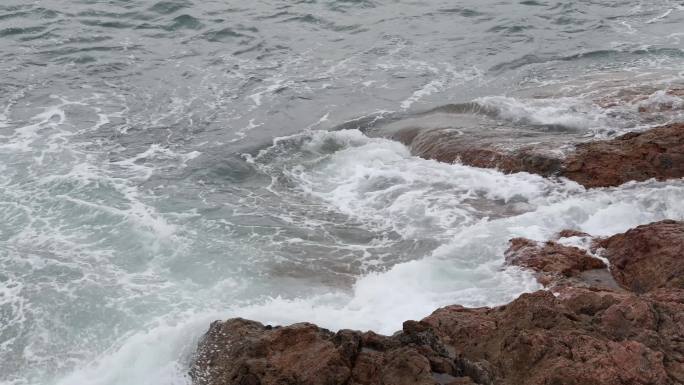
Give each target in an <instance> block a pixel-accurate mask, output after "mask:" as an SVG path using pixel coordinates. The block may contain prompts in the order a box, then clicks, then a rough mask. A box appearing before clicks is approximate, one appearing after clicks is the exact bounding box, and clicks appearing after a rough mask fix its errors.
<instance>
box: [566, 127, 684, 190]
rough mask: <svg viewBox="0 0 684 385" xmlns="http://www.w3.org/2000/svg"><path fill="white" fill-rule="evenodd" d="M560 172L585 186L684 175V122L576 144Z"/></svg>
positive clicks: (615, 184) (612, 184) (617, 183)
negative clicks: (614, 137) (610, 138)
mask: <svg viewBox="0 0 684 385" xmlns="http://www.w3.org/2000/svg"><path fill="white" fill-rule="evenodd" d="M559 175H560V176H564V177H566V178H568V179H571V180H574V181H575V182H577V183H579V184H581V185H583V186H585V187H607V186H618V185H620V184H623V183H626V182H629V181H644V180H647V179H651V178H655V179H657V180H666V179H672V178H681V177H684V124H681V123H680V124H672V125H669V126H664V127H659V128H654V129H651V130H649V131H645V132H642V133H629V134H626V135H623V136H620V137H618V138H616V139H612V140H604V141H595V142H588V143H582V144H579V145H577V146H576V149H575V151H574V152H572V153H571V154H570V155H568V156H567V158H566V159H564V160H563V166H562V170H561V171H560V173H559Z"/></svg>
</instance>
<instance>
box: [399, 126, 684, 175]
mask: <svg viewBox="0 0 684 385" xmlns="http://www.w3.org/2000/svg"><path fill="white" fill-rule="evenodd" d="M499 131H501V130H499ZM517 131H519V130H517ZM517 131H516V132H515V133H512V132H498V131H493V132H492V133H490V135H489V136H485V137H482V135H483V134H480V136H478V137H474V136H471V135H460V134H458V133H454V129H449V128H439V129H425V130H420V129H417V128H407V129H405V130H401V131H398V132H396V133H394V134H393V136H392V138H394V139H396V140H400V141H401V142H403V143H404V144H406V145H407V146H409V148H410V149H411V152H412V153H413V154H414V155H416V156H420V157H423V158H426V159H434V160H437V161H441V162H447V163H453V162H460V163H463V164H466V165H469V166H474V167H482V168H497V169H499V170H501V171H503V172H506V173H514V172H529V173H534V174H539V175H542V176H559V177H565V178H568V179H570V180H573V181H575V182H577V183H579V184H581V185H583V186H585V187H587V188H593V187H609V186H618V185H621V184H623V183H626V182H629V181H645V180H648V179H651V178H655V179H657V180H666V179H672V178H682V177H684V124H682V123H679V124H671V125H668V126H664V127H658V128H654V129H651V130H648V131H645V132H641V133H628V134H625V135H623V136H620V137H618V138H615V139H610V140H598V141H590V142H582V143H577V144H576V145H575V146H574V149H563V148H562V145H561V144H559V143H556V144H554V143H553V142H551V141H549V140H546V139H545V140H544V142H543V143H532V142H531V140H533V139H535V138H537V136H539V134H529V135H522V134H520V133H519V132H517ZM516 135H518V136H519V135H522V136H523V137H522V138H520V137H518V136H516ZM506 138H509V139H506Z"/></svg>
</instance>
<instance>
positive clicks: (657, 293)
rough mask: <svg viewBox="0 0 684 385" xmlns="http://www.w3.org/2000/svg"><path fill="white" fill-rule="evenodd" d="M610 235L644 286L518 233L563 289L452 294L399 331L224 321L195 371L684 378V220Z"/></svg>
mask: <svg viewBox="0 0 684 385" xmlns="http://www.w3.org/2000/svg"><path fill="white" fill-rule="evenodd" d="M578 234H579V233H574V232H567V233H566V235H572V236H577V235H578ZM598 243H599V246H600V247H603V248H605V249H604V250H603V252H604V253H605V254H606V255H607V256H608V258H609V259H610V261H611V264H612V266H611V271H612V273H613V274H614V275H615V277H616V278H618V280H619V281H620V283H621V284H623V285H624V286H625V287H627V288H628V289H635V290H636V291H637V292H631V291H626V290H611V289H607V288H606V287H605V286H601V285H599V286H592V285H590V283H589V282H588V281H586V280H584V281H582V279H581V278H582V275H583V274H587V273H589V272H592V271H603V272H606V273H607V270H606V269H605V268H604V267H603V266H604V265H603V264H602V263H601V261H599V260H597V259H595V258H593V257H591V256H590V255H589V254H588V253H587V252H586V251H584V250H582V249H579V248H575V247H568V246H564V245H561V244H559V243H557V242H546V243H538V242H533V241H529V240H526V239H520V238H518V239H514V240H512V241H511V249H510V250H509V251H508V252H507V258H508V259H509V262H511V263H515V264H518V265H520V266H524V267H527V268H531V269H533V270H535V271H536V272H538V273H540V274H548V275H549V276H554V277H557V279H560V280H561V281H562V282H564V283H565V284H563V285H556V286H555V287H554V289H555V290H556V291H557V294H556V295H554V294H552V293H551V292H549V291H538V292H535V293H530V294H523V295H521V296H520V297H519V298H518V299H516V300H514V301H513V302H511V303H509V304H507V305H504V306H499V307H495V308H477V309H469V308H465V307H462V306H458V305H454V306H448V307H445V308H442V309H438V310H437V311H435V312H434V313H433V314H431V315H430V316H428V317H426V318H425V319H423V320H422V321H406V322H405V323H404V325H403V328H402V330H401V331H400V332H398V333H396V334H394V335H393V336H381V335H378V334H375V333H373V332H365V333H363V332H359V331H351V330H341V331H339V332H337V333H333V332H331V331H328V330H325V329H322V328H319V327H317V326H315V325H312V324H306V323H303V324H296V325H292V326H287V327H270V326H264V325H262V324H260V323H257V322H253V321H246V320H243V319H233V320H228V321H225V322H214V323H213V324H212V325H211V328H210V330H209V332H208V333H207V334H206V335H205V337H204V339H203V340H202V341H201V343H200V346H199V349H198V352H197V355H196V357H195V360H194V362H193V365H192V367H191V371H190V375H191V378H192V379H193V382H194V384H195V385H253V384H254V385H256V384H278V385H295V384H302V385H309V384H310V385H318V384H320V385H337V384H339V385H371V384H373V385H375V384H386V385H404V384H406V385H409V384H419V385H437V384H440V385H441V384H448V385H457V384H468V385H473V384H479V385H494V384H496V385H549V384H563V385H566V384H567V385H614V384H630V385H632V384H633V385H679V384H684V287H683V286H682V275H683V274H682V272H683V271H684V270H683V266H684V260H683V259H682V255H683V254H682V245H684V223H682V222H675V221H662V222H656V223H652V224H650V225H645V226H639V227H637V228H635V229H632V230H630V231H628V232H626V233H624V234H619V235H616V236H613V237H610V238H607V239H604V240H600V241H598ZM558 277H561V278H558ZM578 282H579V284H578Z"/></svg>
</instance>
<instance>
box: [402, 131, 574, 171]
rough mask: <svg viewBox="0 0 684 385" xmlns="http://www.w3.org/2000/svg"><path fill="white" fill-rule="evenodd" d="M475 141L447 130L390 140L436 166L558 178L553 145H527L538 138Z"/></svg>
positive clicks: (559, 165)
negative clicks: (493, 170) (402, 145)
mask: <svg viewBox="0 0 684 385" xmlns="http://www.w3.org/2000/svg"><path fill="white" fill-rule="evenodd" d="M493 134H494V135H490V136H485V137H481V136H482V134H480V137H475V136H472V135H460V134H457V135H454V134H453V130H450V129H432V130H417V129H412V130H406V131H403V132H398V133H397V134H395V135H394V136H393V138H394V139H395V140H399V141H401V142H402V143H404V144H406V145H407V146H409V148H410V149H411V153H412V154H414V155H416V156H419V157H421V158H425V159H434V160H437V161H439V162H445V163H454V162H460V163H463V164H466V165H469V166H474V167H481V168H497V169H499V170H501V171H503V172H507V173H514V172H523V171H525V172H531V173H535V174H539V175H543V176H552V175H557V174H558V173H559V172H560V171H561V168H562V159H561V156H560V154H558V153H556V152H554V151H553V146H552V145H548V144H547V145H542V144H537V145H534V144H526V142H527V140H525V139H530V138H529V136H531V137H532V138H536V136H537V135H533V134H528V136H526V137H525V138H524V139H520V138H516V139H515V140H506V139H505V138H506V136H507V135H508V136H511V137H513V136H515V135H519V133H518V132H515V133H510V132H509V133H506V132H504V133H498V132H494V133H493Z"/></svg>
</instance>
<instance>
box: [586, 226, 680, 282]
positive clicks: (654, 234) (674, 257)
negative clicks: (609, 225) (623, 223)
mask: <svg viewBox="0 0 684 385" xmlns="http://www.w3.org/2000/svg"><path fill="white" fill-rule="evenodd" d="M597 247H600V248H603V249H604V250H602V252H601V255H603V256H605V257H606V258H608V260H609V261H610V263H611V272H612V274H613V276H614V277H615V279H616V280H617V281H618V282H619V283H620V284H621V285H623V286H624V287H626V288H628V289H629V290H632V291H635V292H638V293H641V292H646V291H649V290H653V289H655V288H659V287H676V288H680V289H681V288H684V222H677V221H671V220H666V221H662V222H656V223H651V224H648V225H644V226H639V227H636V228H634V229H632V230H629V231H627V232H626V233H623V234H617V235H614V236H612V237H610V238H608V239H604V240H601V241H598V242H597Z"/></svg>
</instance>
